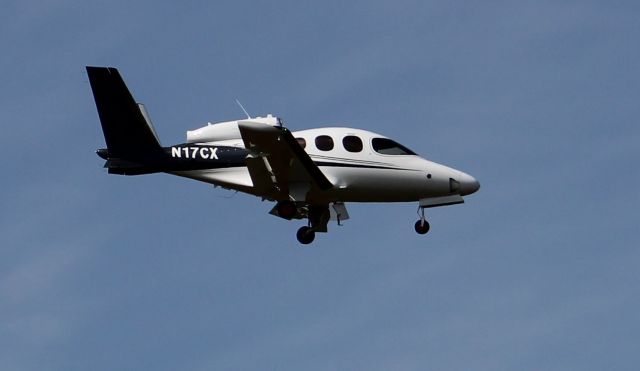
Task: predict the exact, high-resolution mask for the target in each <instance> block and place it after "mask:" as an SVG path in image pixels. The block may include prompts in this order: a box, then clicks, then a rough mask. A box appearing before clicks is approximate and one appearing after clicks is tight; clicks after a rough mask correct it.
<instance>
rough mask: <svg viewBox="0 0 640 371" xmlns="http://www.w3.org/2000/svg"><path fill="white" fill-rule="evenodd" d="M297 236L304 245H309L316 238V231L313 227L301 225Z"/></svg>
mask: <svg viewBox="0 0 640 371" xmlns="http://www.w3.org/2000/svg"><path fill="white" fill-rule="evenodd" d="M296 237H297V238H298V242H300V243H301V244H303V245H308V244H310V243H311V242H313V240H314V239H315V238H316V232H314V231H313V229H311V227H307V226H306V225H305V226H304V227H300V229H298V233H296Z"/></svg>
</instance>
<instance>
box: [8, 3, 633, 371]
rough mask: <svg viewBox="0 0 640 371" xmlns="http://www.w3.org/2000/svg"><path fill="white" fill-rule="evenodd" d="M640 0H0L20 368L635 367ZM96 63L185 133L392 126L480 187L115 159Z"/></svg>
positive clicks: (12, 356) (163, 127)
mask: <svg viewBox="0 0 640 371" xmlns="http://www.w3.org/2000/svg"><path fill="white" fill-rule="evenodd" d="M639 14H640V5H638V3H637V2H635V1H520V2H511V1H488V2H487V1H467V2H451V1H349V2H344V1H335V2H334V1H322V2H305V1H268V2H267V1H265V2H258V1H255V2H244V1H212V2H204V1H202V2H197V1H183V2H162V1H140V2H131V1H109V2H106V1H105V2H98V1H53V0H52V1H5V2H3V6H2V11H1V12H0V46H1V48H2V49H1V50H2V54H1V56H0V67H1V69H0V125H2V126H1V127H2V135H0V148H1V152H0V153H1V154H2V155H1V156H0V170H1V171H2V181H1V183H0V185H1V187H2V192H0V207H1V212H0V369H2V370H11V371H23V370H24V371H27V370H33V371H42V370H123V369H128V370H193V371H200V370H492V371H496V370H637V367H638V364H640V353H639V352H638V349H639V348H638V346H639V344H640V335H639V333H640V275H639V273H638V268H639V266H640V251H639V248H640V238H639V237H638V221H639V219H640V218H639V217H638V215H639V213H638V209H639V207H640V205H639V204H640V197H639V191H638V184H639V183H640V174H639V171H638V160H639V158H640V157H639V155H640V151H639V147H640V126H639V125H638V119H639V113H640V109H639V107H640V105H639V100H640V73H639V69H638V66H640V43H639V42H638V40H639V39H640V17H639ZM85 65H99V66H115V67H118V68H119V69H120V71H121V73H122V74H123V76H124V78H125V80H126V82H127V84H128V86H129V88H130V89H131V91H132V92H133V94H134V96H135V97H136V99H137V100H139V101H141V102H144V103H145V104H146V106H147V108H148V110H149V112H150V114H151V117H152V119H153V121H154V124H155V126H156V129H157V130H158V133H159V135H160V137H161V140H162V141H163V143H164V144H174V143H180V142H182V141H184V138H185V131H186V130H188V129H194V128H197V127H200V126H202V125H204V124H205V123H206V122H207V121H212V122H216V121H225V120H232V119H236V118H241V117H243V114H242V112H241V111H240V109H239V108H238V107H237V106H236V104H235V102H234V100H235V99H236V98H238V99H240V100H241V101H242V102H243V103H244V105H245V107H246V108H247V109H248V110H249V112H250V113H251V114H252V115H265V114H267V113H273V114H276V115H279V116H281V117H282V118H283V119H284V120H285V122H286V124H287V126H288V127H289V128H290V129H292V130H299V129H307V128H312V127H318V126H323V125H336V124H339V125H345V126H351V127H356V128H362V129H367V130H371V131H375V132H380V133H382V134H385V135H387V136H390V137H392V138H394V139H396V140H397V141H399V142H401V143H403V144H405V145H406V146H408V147H409V148H412V149H414V150H415V151H417V152H418V153H420V154H421V155H423V156H425V157H427V158H429V159H431V160H434V161H436V162H441V163H444V164H447V165H450V166H452V167H455V168H458V169H460V170H463V171H465V172H468V173H470V174H472V175H474V176H476V177H477V178H478V179H479V180H480V182H481V184H482V188H481V190H480V192H479V193H477V194H474V195H473V196H471V197H469V198H468V200H467V203H465V204H464V205H457V206H451V207H446V208H438V209H432V210H429V211H428V217H429V220H430V222H431V225H432V231H431V232H430V233H429V234H428V235H426V236H419V235H417V234H416V233H415V232H414V231H413V223H414V222H415V220H416V219H417V216H416V213H415V209H416V205H415V204H350V205H348V206H349V211H350V214H351V217H352V219H351V220H349V221H347V222H346V223H345V225H344V226H342V227H338V226H335V225H331V226H330V233H328V234H319V235H318V236H317V237H316V241H315V242H314V243H313V245H311V246H310V247H300V246H299V244H298V242H297V241H296V239H295V231H296V230H297V228H298V227H299V226H300V225H301V224H302V223H301V222H287V221H284V220H281V219H278V218H275V217H273V216H271V215H268V214H267V212H268V211H269V209H270V208H271V205H270V204H269V203H262V202H261V201H260V200H259V199H257V198H254V197H251V196H247V195H243V194H234V193H232V192H229V191H224V190H220V189H214V188H213V187H211V186H209V185H207V184H204V183H198V182H194V181H189V180H185V179H180V178H177V177H172V176H169V175H164V174H157V175H147V176H140V177H123V176H115V175H108V174H107V173H106V171H105V170H104V169H102V165H103V160H102V159H100V158H98V157H97V156H96V155H95V153H94V151H95V149H96V148H100V147H104V139H103V137H102V132H101V130H100V125H99V120H98V115H97V112H96V109H95V105H94V102H93V97H92V95H91V90H90V86H89V83H88V78H87V76H86V73H85V71H84V66H85Z"/></svg>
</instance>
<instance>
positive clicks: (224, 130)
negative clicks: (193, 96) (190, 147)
mask: <svg viewBox="0 0 640 371" xmlns="http://www.w3.org/2000/svg"><path fill="white" fill-rule="evenodd" d="M240 122H244V123H252V122H255V123H261V124H267V125H271V126H278V127H281V126H282V120H281V119H280V118H278V117H274V116H272V115H271V114H269V115H267V117H253V118H248V119H246V120H236V121H225V122H218V123H214V124H212V123H208V124H207V125H206V126H203V127H201V128H198V129H195V130H189V131H187V143H210V142H220V141H223V140H234V139H242V136H241V135H240V129H239V128H238V123H240Z"/></svg>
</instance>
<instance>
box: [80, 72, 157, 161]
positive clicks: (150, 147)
mask: <svg viewBox="0 0 640 371" xmlns="http://www.w3.org/2000/svg"><path fill="white" fill-rule="evenodd" d="M87 73H88V74H89V82H90V83H91V89H92V90H93V97H94V98H95V101H96V107H97V108H98V115H99V116H100V123H101V124H102V132H103V133H104V139H105V141H106V142H107V148H108V153H107V154H105V155H107V156H108V157H109V159H120V160H128V161H134V162H138V163H139V164H144V163H145V162H147V161H146V160H149V159H152V158H154V157H156V156H157V155H158V154H160V153H162V152H163V151H162V147H161V146H160V142H159V141H158V138H157V136H156V134H155V132H154V130H153V127H152V126H151V122H150V121H149V119H148V115H147V113H146V110H144V108H143V107H141V106H139V105H138V103H136V101H135V100H134V99H133V96H132V95H131V93H130V92H129V89H127V86H126V85H125V83H124V81H123V80H122V77H121V76H120V73H119V72H118V70H117V69H115V68H111V67H87ZM101 156H102V155H101Z"/></svg>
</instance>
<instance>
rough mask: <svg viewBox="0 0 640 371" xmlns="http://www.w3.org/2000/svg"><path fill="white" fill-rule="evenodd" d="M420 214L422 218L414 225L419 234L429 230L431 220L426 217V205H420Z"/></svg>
mask: <svg viewBox="0 0 640 371" xmlns="http://www.w3.org/2000/svg"><path fill="white" fill-rule="evenodd" d="M418 216H419V217H420V219H419V220H418V221H417V222H416V224H415V225H414V228H415V230H416V232H418V234H427V232H429V228H430V226H429V222H428V221H427V219H425V217H424V207H422V206H418Z"/></svg>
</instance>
